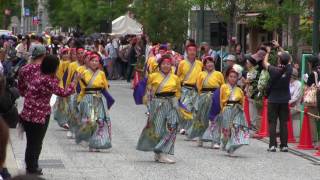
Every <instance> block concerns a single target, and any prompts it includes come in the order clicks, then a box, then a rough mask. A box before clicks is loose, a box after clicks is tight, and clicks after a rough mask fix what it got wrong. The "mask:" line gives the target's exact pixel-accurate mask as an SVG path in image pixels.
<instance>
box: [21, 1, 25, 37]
mask: <svg viewBox="0 0 320 180" xmlns="http://www.w3.org/2000/svg"><path fill="white" fill-rule="evenodd" d="M20 27H21V34H23V33H24V0H21V22H20Z"/></svg>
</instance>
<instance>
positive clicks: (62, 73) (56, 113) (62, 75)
mask: <svg viewBox="0 0 320 180" xmlns="http://www.w3.org/2000/svg"><path fill="white" fill-rule="evenodd" d="M69 58H70V56H69V49H68V48H63V49H61V51H60V64H59V68H58V71H57V78H58V79H59V86H60V87H61V88H65V87H66V83H67V73H66V71H67V69H68V66H69V64H70V59H69ZM68 109H69V107H68V98H67V97H57V100H56V103H55V105H54V108H53V118H54V120H56V121H57V123H58V125H59V126H60V127H63V128H64V129H69V125H68V113H69V112H68Z"/></svg>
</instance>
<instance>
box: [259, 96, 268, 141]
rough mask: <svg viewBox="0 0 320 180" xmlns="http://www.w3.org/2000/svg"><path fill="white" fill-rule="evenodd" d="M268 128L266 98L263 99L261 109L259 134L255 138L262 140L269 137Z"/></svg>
mask: <svg viewBox="0 0 320 180" xmlns="http://www.w3.org/2000/svg"><path fill="white" fill-rule="evenodd" d="M268 129H269V126H268V100H267V98H264V99H263V107H262V112H261V126H260V129H259V132H258V133H257V134H256V136H257V137H260V138H264V137H267V136H268V135H269V130H268Z"/></svg>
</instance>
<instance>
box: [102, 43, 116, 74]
mask: <svg viewBox="0 0 320 180" xmlns="http://www.w3.org/2000/svg"><path fill="white" fill-rule="evenodd" d="M105 51H106V53H107V54H108V57H107V58H106V59H107V70H108V74H109V78H110V79H113V80H115V79H117V78H118V74H117V73H118V72H117V68H116V60H117V58H118V55H117V51H116V49H115V48H114V46H113V44H112V40H111V39H109V40H108V43H107V45H106V47H105Z"/></svg>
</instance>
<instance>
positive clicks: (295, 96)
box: [289, 80, 302, 105]
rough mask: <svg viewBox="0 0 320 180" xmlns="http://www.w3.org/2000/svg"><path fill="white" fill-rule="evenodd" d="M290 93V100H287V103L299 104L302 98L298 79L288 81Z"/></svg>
mask: <svg viewBox="0 0 320 180" xmlns="http://www.w3.org/2000/svg"><path fill="white" fill-rule="evenodd" d="M290 95H291V100H290V101H289V104H291V103H296V105H299V104H300V101H301V98H302V88H301V82H300V81H298V80H294V81H293V82H290Z"/></svg>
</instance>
